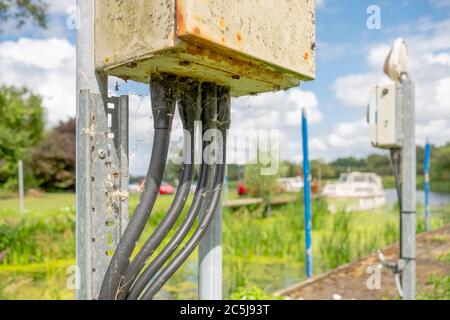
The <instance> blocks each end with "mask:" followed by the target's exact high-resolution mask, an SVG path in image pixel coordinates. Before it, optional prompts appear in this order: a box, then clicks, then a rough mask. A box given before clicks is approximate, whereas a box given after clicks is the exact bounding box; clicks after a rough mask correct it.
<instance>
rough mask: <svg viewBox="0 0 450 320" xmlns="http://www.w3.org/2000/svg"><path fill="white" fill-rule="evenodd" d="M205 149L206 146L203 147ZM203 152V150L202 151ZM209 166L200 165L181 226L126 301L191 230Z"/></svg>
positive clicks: (203, 196) (136, 293)
mask: <svg viewBox="0 0 450 320" xmlns="http://www.w3.org/2000/svg"><path fill="white" fill-rule="evenodd" d="M205 147H206V145H205ZM203 150H204V149H203ZM208 171H209V166H208V165H207V164H205V163H202V165H201V167H200V175H199V181H198V183H197V187H196V190H195V195H194V199H193V200H192V205H191V207H190V208H189V211H188V213H187V214H186V217H185V219H184V220H183V222H182V224H181V226H180V227H179V228H178V230H177V231H176V233H175V235H174V236H173V238H172V239H170V241H169V242H168V243H167V245H166V246H165V247H164V248H163V249H162V250H161V252H160V253H159V254H158V255H157V256H156V258H155V259H154V260H153V261H152V262H151V263H150V265H149V266H148V267H147V268H146V269H145V271H144V272H143V273H142V274H141V275H140V276H139V277H138V278H137V280H136V281H135V283H134V284H133V287H132V288H131V290H130V293H129V294H128V296H127V299H128V300H136V299H138V298H139V295H140V294H141V293H142V291H143V290H144V289H145V287H146V286H147V285H148V283H149V282H150V280H151V279H152V278H153V277H154V275H155V274H156V273H157V272H158V270H159V269H160V268H161V267H162V266H163V265H164V263H165V262H166V261H167V260H168V259H169V258H170V257H171V255H172V254H173V253H174V252H175V251H176V250H177V248H178V246H179V245H180V244H181V243H182V242H183V240H184V239H185V238H186V236H187V235H188V233H189V231H190V230H191V228H192V226H193V224H194V222H195V219H196V218H197V215H198V212H199V210H200V208H201V207H202V204H203V201H204V199H205V196H206V188H207V179H208Z"/></svg>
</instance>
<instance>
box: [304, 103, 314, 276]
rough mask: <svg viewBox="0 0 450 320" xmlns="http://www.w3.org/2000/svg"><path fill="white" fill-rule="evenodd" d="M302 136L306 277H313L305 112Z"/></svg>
mask: <svg viewBox="0 0 450 320" xmlns="http://www.w3.org/2000/svg"><path fill="white" fill-rule="evenodd" d="M302 136H303V181H304V192H303V196H304V203H305V244H306V277H307V278H311V277H312V250H311V243H312V239H311V238H312V237H311V233H312V212H311V185H310V181H309V176H310V174H309V154H308V121H307V119H306V112H305V110H303V111H302Z"/></svg>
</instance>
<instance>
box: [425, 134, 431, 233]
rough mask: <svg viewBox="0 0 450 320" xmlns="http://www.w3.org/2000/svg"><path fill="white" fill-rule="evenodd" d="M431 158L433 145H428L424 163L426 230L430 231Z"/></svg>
mask: <svg viewBox="0 0 450 320" xmlns="http://www.w3.org/2000/svg"><path fill="white" fill-rule="evenodd" d="M430 158H431V145H430V144H429V143H428V141H427V143H426V145H425V159H424V163H423V173H424V175H425V188H424V189H425V190H424V191H425V228H426V230H427V231H429V230H430Z"/></svg>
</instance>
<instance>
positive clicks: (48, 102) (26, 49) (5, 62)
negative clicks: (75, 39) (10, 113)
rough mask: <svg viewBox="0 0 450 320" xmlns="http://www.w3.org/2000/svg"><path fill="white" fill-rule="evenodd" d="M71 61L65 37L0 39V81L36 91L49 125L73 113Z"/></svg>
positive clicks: (71, 50)
mask: <svg viewBox="0 0 450 320" xmlns="http://www.w3.org/2000/svg"><path fill="white" fill-rule="evenodd" d="M75 65H76V61H75V46H73V45H72V44H70V43H69V42H68V41H67V40H65V39H55V38H50V39H44V40H34V39H26V38H21V39H19V40H17V41H6V42H2V43H0V68H1V70H2V76H1V78H0V84H2V85H12V86H17V87H21V86H26V87H27V88H29V89H30V90H32V91H33V92H34V93H37V94H40V95H41V96H42V97H43V104H44V107H45V109H46V115H47V120H48V123H49V124H50V125H54V124H56V123H57V122H58V121H59V120H62V119H66V118H67V117H69V116H75V76H74V75H75Z"/></svg>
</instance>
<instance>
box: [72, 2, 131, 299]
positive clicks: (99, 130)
mask: <svg viewBox="0 0 450 320" xmlns="http://www.w3.org/2000/svg"><path fill="white" fill-rule="evenodd" d="M77 7H78V9H79V13H80V16H79V17H78V18H79V19H80V21H78V22H77V23H78V32H77V136H76V138H77V148H76V153H77V299H82V300H90V299H95V298H96V297H97V294H98V290H99V287H100V284H101V281H102V279H103V275H104V272H105V270H106V267H107V265H108V263H109V261H110V259H111V255H112V253H113V250H114V248H115V247H116V246H117V243H118V241H119V238H120V236H121V234H122V232H123V231H124V229H125V226H126V223H127V219H128V192H127V191H128V97H113V98H108V97H107V77H106V76H103V75H99V74H97V73H96V72H95V68H94V1H93V0H84V1H83V0H79V1H77Z"/></svg>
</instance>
